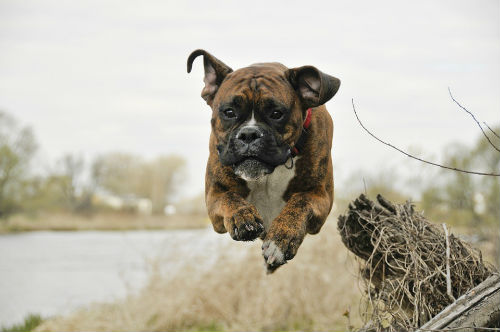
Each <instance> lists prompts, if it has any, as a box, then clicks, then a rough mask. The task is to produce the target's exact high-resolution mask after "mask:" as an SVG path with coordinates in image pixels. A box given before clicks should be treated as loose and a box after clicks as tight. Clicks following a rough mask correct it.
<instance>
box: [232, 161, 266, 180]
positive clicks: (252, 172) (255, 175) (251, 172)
mask: <svg viewBox="0 0 500 332" xmlns="http://www.w3.org/2000/svg"><path fill="white" fill-rule="evenodd" d="M274 168H275V166H273V165H270V164H268V163H266V162H265V161H263V160H262V159H259V158H257V157H245V158H243V159H241V160H239V161H238V162H237V163H236V164H234V165H233V169H234V172H235V174H236V175H238V176H239V177H241V178H242V179H243V180H245V181H256V180H258V179H260V178H262V177H263V176H265V175H267V174H271V173H272V172H273V171H274Z"/></svg>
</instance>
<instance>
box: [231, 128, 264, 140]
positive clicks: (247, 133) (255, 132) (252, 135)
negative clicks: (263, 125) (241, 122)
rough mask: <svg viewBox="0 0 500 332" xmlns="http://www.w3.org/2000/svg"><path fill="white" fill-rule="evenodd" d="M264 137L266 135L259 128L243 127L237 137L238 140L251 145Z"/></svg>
mask: <svg viewBox="0 0 500 332" xmlns="http://www.w3.org/2000/svg"><path fill="white" fill-rule="evenodd" d="M263 136H264V133H263V132H262V131H261V130H260V129H259V128H258V127H243V128H241V129H240V131H239V132H238V135H236V139H238V140H240V141H242V142H244V143H246V144H250V143H252V142H253V141H256V140H258V139H259V138H262V137H263Z"/></svg>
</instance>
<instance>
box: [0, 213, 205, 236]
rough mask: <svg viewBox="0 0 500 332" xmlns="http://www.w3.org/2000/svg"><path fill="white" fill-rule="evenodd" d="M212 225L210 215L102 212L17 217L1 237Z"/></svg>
mask: <svg viewBox="0 0 500 332" xmlns="http://www.w3.org/2000/svg"><path fill="white" fill-rule="evenodd" d="M208 225H210V222H209V219H208V217H207V216H206V215H179V214H176V215H172V216H142V215H134V214H113V213H102V214H95V215H93V216H81V215H74V214H64V213H51V214H39V215H37V216H35V217H32V216H27V215H15V216H12V217H10V218H9V219H7V220H2V219H0V234H6V233H16V232H31V231H90V230H95V231H118V230H119V231H124V230H162V229H163V230H174V229H197V228H203V227H207V226H208Z"/></svg>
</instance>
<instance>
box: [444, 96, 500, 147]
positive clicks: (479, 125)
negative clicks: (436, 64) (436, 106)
mask: <svg viewBox="0 0 500 332" xmlns="http://www.w3.org/2000/svg"><path fill="white" fill-rule="evenodd" d="M448 92H449V93H450V97H451V99H452V100H453V101H454V102H455V104H457V105H458V107H460V108H461V109H463V110H464V111H466V112H467V113H469V114H470V116H472V118H473V119H474V121H476V123H477V125H478V127H479V129H481V132H482V133H483V135H484V137H486V139H487V140H488V142H489V143H490V145H491V146H492V147H493V148H494V149H495V150H497V151H498V152H500V149H499V148H497V147H496V146H495V144H493V142H492V141H491V140H490V138H489V137H488V135H486V133H485V132H484V130H483V127H481V124H480V123H479V121H477V119H476V117H475V116H474V114H472V112H470V111H469V110H468V109H467V108H465V107H463V106H462V105H460V103H459V102H458V101H457V100H456V99H455V98H454V97H453V95H452V94H451V90H450V88H449V87H448ZM488 128H489V127H488ZM490 130H491V129H490ZM492 131H493V130H492Z"/></svg>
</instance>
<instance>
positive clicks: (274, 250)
mask: <svg viewBox="0 0 500 332" xmlns="http://www.w3.org/2000/svg"><path fill="white" fill-rule="evenodd" d="M200 55H202V56H203V64H204V69H205V77H204V82H205V87H204V88H203V90H202V92H201V96H202V97H203V99H205V101H206V102H207V104H208V105H209V106H210V107H211V108H212V120H211V125H212V133H211V135H210V144H209V149H210V156H209V158H208V164H207V171H206V180H205V198H206V203H207V208H208V215H209V217H210V219H211V221H212V224H213V227H214V230H215V231H216V232H218V233H225V232H229V234H230V235H231V237H232V238H233V239H234V240H238V241H249V240H254V239H256V238H257V237H260V238H261V239H262V240H263V245H262V250H263V255H264V260H265V262H266V265H267V270H268V272H270V273H271V272H274V270H276V269H277V268H278V267H279V266H281V265H282V264H284V263H286V261H287V260H290V259H292V258H293V257H294V256H295V254H296V253H297V249H298V248H299V246H300V244H301V243H302V241H303V239H304V237H305V235H306V234H307V233H309V234H316V233H318V232H319V231H320V229H321V226H322V225H323V223H324V222H325V220H326V218H327V216H328V214H329V213H330V210H331V208H332V204H333V169H332V157H331V148H332V136H333V122H332V119H331V117H330V115H329V114H328V111H327V110H326V107H325V106H324V105H323V104H325V103H326V102H327V101H328V100H330V99H331V98H332V97H333V96H334V95H335V93H336V92H337V90H338V89H339V86H340V80H339V79H337V78H335V77H333V76H330V75H327V74H324V73H322V72H321V71H319V70H318V69H316V68H315V67H313V66H303V67H298V68H290V69H289V68H287V67H285V66H284V65H282V64H280V63H258V64H254V65H251V66H249V67H245V68H242V69H238V70H236V71H233V70H232V69H231V68H230V67H228V66H227V65H226V64H224V63H223V62H222V61H220V60H218V59H217V58H215V57H214V56H212V55H211V54H210V53H208V52H206V51H204V50H196V51H194V52H193V53H191V55H190V56H189V58H188V61H187V70H188V73H189V72H191V68H192V64H193V61H194V60H195V58H196V57H198V56H200Z"/></svg>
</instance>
